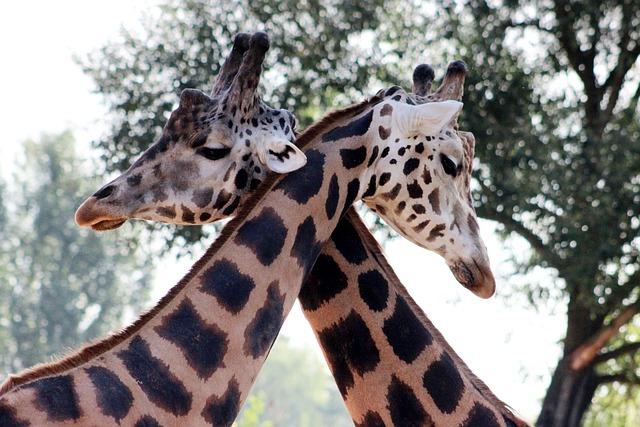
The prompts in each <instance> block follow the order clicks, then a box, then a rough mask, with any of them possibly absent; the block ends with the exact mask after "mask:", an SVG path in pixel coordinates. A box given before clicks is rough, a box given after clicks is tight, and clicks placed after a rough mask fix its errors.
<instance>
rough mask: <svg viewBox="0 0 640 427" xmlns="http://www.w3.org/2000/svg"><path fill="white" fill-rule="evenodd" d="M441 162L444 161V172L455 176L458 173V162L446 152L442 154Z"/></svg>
mask: <svg viewBox="0 0 640 427" xmlns="http://www.w3.org/2000/svg"><path fill="white" fill-rule="evenodd" d="M440 162H441V163H442V169H444V173H446V174H447V175H451V176H452V177H454V178H455V177H456V175H457V174H458V167H457V166H456V162H454V161H453V160H451V158H449V156H447V155H445V154H440Z"/></svg>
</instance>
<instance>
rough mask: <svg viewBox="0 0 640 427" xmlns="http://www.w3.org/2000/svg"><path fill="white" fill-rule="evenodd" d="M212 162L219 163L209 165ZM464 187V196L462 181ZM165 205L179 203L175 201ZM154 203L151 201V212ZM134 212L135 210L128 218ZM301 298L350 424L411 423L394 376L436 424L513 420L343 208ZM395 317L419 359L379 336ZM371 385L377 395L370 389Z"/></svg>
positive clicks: (420, 97) (418, 95) (455, 82)
mask: <svg viewBox="0 0 640 427" xmlns="http://www.w3.org/2000/svg"><path fill="white" fill-rule="evenodd" d="M465 72H466V67H465V65H464V64H463V63H461V62H459V61H457V62H453V63H452V64H450V65H449V67H448V69H447V74H446V76H445V79H444V81H443V83H442V85H441V86H440V88H439V89H438V90H437V91H435V92H434V93H432V94H431V93H429V92H430V87H431V83H432V80H433V78H434V72H433V70H432V69H431V67H429V66H427V65H420V66H418V67H417V68H416V70H415V72H414V79H413V80H414V94H413V100H411V99H409V97H408V96H407V95H406V94H404V93H403V92H399V93H400V94H401V95H402V99H401V101H402V102H427V101H429V102H433V101H438V100H444V99H461V97H462V89H463V83H464V74H465ZM459 134H460V136H461V138H462V139H463V140H464V142H465V147H467V152H468V155H467V157H466V158H465V166H466V169H465V171H464V173H466V174H467V175H466V176H464V178H463V180H464V182H467V183H468V180H469V176H468V174H470V172H471V168H470V160H471V159H472V158H473V145H474V140H473V135H472V134H470V133H467V132H459ZM211 167H213V168H215V167H221V165H220V164H215V163H214V164H212V166H211ZM127 176H128V174H127V173H125V174H124V175H123V177H120V178H119V179H118V180H119V181H124V180H126V178H127ZM463 187H464V191H465V192H467V193H468V191H469V189H468V186H463ZM249 192H250V190H247V194H248V193H249ZM245 196H246V195H245ZM163 203H169V204H171V205H175V204H177V203H176V202H175V201H173V200H168V201H165V202H163ZM157 207H158V206H157V205H154V206H153V208H154V209H156V208H157ZM103 209H104V208H103ZM92 211H93V212H92V213H91V215H93V216H94V217H95V218H104V217H108V215H109V213H108V212H101V211H100V207H96V206H95V205H92ZM202 212H205V213H208V214H210V215H211V216H212V217H218V216H219V212H216V208H215V207H213V206H207V207H205V208H203V210H202ZM83 216H86V215H83ZM135 217H136V214H135V213H134V214H132V215H131V217H130V218H135ZM90 219H91V218H90ZM92 220H94V219H92ZM163 222H169V223H176V222H177V223H179V222H180V216H176V217H174V219H173V220H171V219H164V220H163ZM90 224H91V223H89V225H90ZM85 225H86V224H85ZM345 239H346V240H350V241H351V244H350V246H348V247H346V248H345V243H344V242H345ZM358 240H360V241H361V243H360V244H357V242H358ZM299 299H300V301H301V303H302V308H303V312H304V314H305V316H306V318H307V319H308V320H309V322H310V324H311V326H312V328H313V330H314V333H315V334H316V336H317V337H318V339H319V341H320V343H321V348H322V350H323V351H324V354H325V358H326V359H327V360H328V361H329V365H330V369H331V371H332V373H333V374H334V376H335V378H336V380H337V381H338V386H339V390H340V392H341V394H342V397H343V399H344V400H345V404H346V406H347V409H348V410H349V413H350V415H351V416H352V419H353V421H354V423H355V424H356V425H363V426H364V425H374V424H376V423H377V425H391V424H393V425H405V424H406V423H407V422H410V421H411V420H410V418H402V417H403V416H404V417H411V414H412V413H411V412H410V411H409V412H407V413H402V412H400V413H398V412H397V410H396V411H392V410H391V405H390V404H389V401H388V400H387V397H386V396H388V395H390V394H392V393H391V389H390V387H391V380H392V379H393V380H396V381H401V382H402V384H403V386H405V387H406V393H407V396H405V400H407V401H411V402H419V405H416V406H415V408H419V407H420V405H422V409H416V411H417V413H416V414H414V416H424V418H425V419H427V420H430V421H431V422H432V423H433V424H434V425H464V424H465V423H464V422H463V421H464V420H466V424H467V425H476V424H478V423H479V421H478V420H479V417H482V416H485V412H483V411H484V408H486V406H487V405H488V406H489V407H492V408H494V411H495V412H497V414H499V415H502V416H503V417H504V418H505V420H506V422H507V423H508V420H514V419H515V418H514V417H513V415H512V414H511V412H510V410H509V409H508V408H505V405H504V404H502V403H501V402H500V401H499V400H498V399H497V398H495V396H494V395H493V394H492V393H491V391H490V390H488V388H487V387H486V386H485V385H484V384H483V383H482V382H481V381H480V380H479V379H477V378H476V377H475V376H474V375H473V373H472V372H471V371H470V370H469V369H468V367H467V366H466V365H465V364H464V362H463V361H462V360H460V358H459V357H458V356H457V355H456V354H455V352H454V351H453V350H452V349H451V348H450V347H449V346H448V343H447V342H446V341H445V340H444V338H443V337H442V336H441V334H440V333H439V331H438V330H437V329H436V328H435V327H434V326H433V325H432V324H431V322H430V321H429V320H428V318H427V317H426V316H425V315H424V313H423V312H422V311H421V310H420V308H419V307H418V306H417V305H416V304H415V303H413V301H412V299H411V298H410V296H409V295H408V293H407V292H406V289H405V288H404V287H403V286H402V284H401V283H400V282H399V281H398V279H397V277H396V276H395V275H394V273H393V271H392V270H391V269H390V268H389V267H388V264H387V263H386V261H385V259H384V256H383V255H382V251H381V249H379V247H378V245H377V243H376V242H375V239H373V238H372V236H371V234H370V233H368V231H367V230H366V228H365V227H364V226H363V225H362V222H361V221H360V220H359V217H358V216H357V215H356V214H355V213H353V212H349V213H348V214H347V215H346V217H345V219H344V220H342V221H341V222H340V223H339V225H338V227H337V229H336V231H335V232H334V234H333V235H332V238H331V242H329V243H328V244H326V245H325V246H324V247H323V249H322V252H321V254H320V257H319V259H318V262H317V263H316V264H315V265H314V267H313V269H312V271H311V273H310V276H309V277H308V278H307V280H306V281H305V284H304V285H303V286H302V289H301V291H300V294H299ZM394 301H395V302H394ZM394 306H396V307H401V308H398V309H396V310H393V311H391V310H384V308H388V307H394ZM396 312H397V313H396ZM400 317H402V319H403V321H404V322H407V323H408V324H409V325H410V326H408V328H409V331H410V332H411V335H412V336H413V337H415V338H416V339H421V338H420V337H422V339H425V340H427V341H429V342H430V344H429V346H428V347H427V349H426V351H425V352H424V353H425V354H424V355H423V356H420V357H417V356H418V355H417V354H416V355H415V356H413V355H412V356H406V355H404V356H403V355H398V354H397V350H395V349H394V348H393V346H392V345H391V343H390V342H389V341H388V340H386V339H385V338H384V337H385V332H384V331H385V328H388V327H390V326H389V325H394V322H397V321H398V319H399V318H400ZM354 319H357V325H358V327H360V328H361V330H360V331H355V330H354V325H353V322H354ZM363 326H364V328H363ZM354 332H358V333H359V335H363V336H365V337H368V339H370V340H371V342H373V345H371V349H372V351H375V352H378V353H379V355H380V356H379V357H380V363H379V364H378V366H377V367H376V369H375V370H373V371H371V372H367V375H366V378H367V380H366V381H364V380H362V379H363V377H361V376H359V375H355V376H354V375H353V373H351V372H350V371H349V368H348V366H347V365H348V364H349V359H348V357H347V356H345V354H348V353H349V351H350V349H349V344H348V343H345V342H344V341H345V340H348V339H349V337H348V335H349V333H354ZM347 342H348V341H347ZM351 351H353V350H351ZM414 357H415V358H414ZM425 357H426V358H427V361H426V362H425ZM427 372H429V373H428V374H427ZM371 390H382V392H375V393H372V392H371ZM463 393H470V394H471V395H475V397H469V396H466V397H465V399H464V400H467V401H469V402H483V403H479V404H478V405H480V406H478V407H477V408H476V409H474V406H473V405H468V406H467V407H465V406H464V405H458V404H457V402H458V400H457V399H462V394H463ZM434 402H436V403H435V405H436V406H434ZM469 408H471V410H470V409H469ZM478 408H480V409H478ZM422 410H424V414H422V412H421V411H422ZM471 411H475V412H473V413H472V412H471ZM494 415H495V413H494ZM487 416H489V417H491V415H487ZM414 421H415V420H414ZM516 422H517V423H519V424H523V423H522V421H520V420H517V421H514V423H516Z"/></svg>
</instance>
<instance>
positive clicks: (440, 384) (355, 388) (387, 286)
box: [299, 209, 526, 427]
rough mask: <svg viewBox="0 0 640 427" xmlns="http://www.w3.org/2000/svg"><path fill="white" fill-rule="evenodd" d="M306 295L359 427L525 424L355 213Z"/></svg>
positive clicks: (323, 257) (327, 249) (326, 252)
mask: <svg viewBox="0 0 640 427" xmlns="http://www.w3.org/2000/svg"><path fill="white" fill-rule="evenodd" d="M299 298H300V303H301V306H302V309H303V312H304V314H305V317H306V318H307V320H308V321H309V323H310V324H311V327H312V328H313V330H314V333H315V335H316V337H317V338H318V341H319V343H320V345H321V348H322V350H323V352H324V354H325V358H326V359H327V362H328V364H329V367H330V369H331V372H332V374H333V376H334V378H335V380H336V382H337V384H338V389H339V390H340V393H341V394H342V397H343V399H344V401H345V404H346V406H347V409H348V410H349V413H350V415H351V417H352V419H353V421H354V423H355V425H356V426H363V427H364V426H382V425H396V426H402V425H437V426H438V425H447V426H476V425H487V426H505V425H506V426H509V425H526V423H524V422H523V421H522V420H520V419H519V418H517V417H516V416H515V415H514V414H513V413H512V412H511V410H510V409H509V408H508V406H507V405H505V404H504V403H503V402H501V401H500V400H499V399H498V398H496V397H495V396H494V395H493V393H492V392H491V391H490V390H489V389H488V387H487V386H486V385H485V384H484V383H483V382H482V381H481V380H479V379H478V378H477V377H476V376H475V375H474V374H473V373H472V372H471V371H470V370H469V368H468V367H467V366H466V365H465V363H464V362H463V361H462V360H461V359H460V358H459V357H458V355H457V354H456V353H455V352H454V351H453V349H451V347H450V346H449V344H448V343H447V342H446V340H445V339H444V338H443V337H442V335H441V334H440V332H439V331H438V330H437V329H436V327H435V326H434V325H433V324H432V323H431V322H430V321H429V320H428V318H427V317H426V315H425V314H424V313H423V312H422V310H420V308H419V307H418V306H417V305H416V304H415V303H414V302H413V300H412V299H411V297H410V296H409V294H408V293H407V291H406V289H405V288H404V287H403V286H402V284H401V283H400V281H399V280H398V278H397V277H396V276H395V274H394V273H393V270H392V269H391V268H390V267H389V265H388V264H387V262H386V259H385V257H384V255H383V253H382V249H381V248H380V247H379V245H378V244H377V242H376V240H375V238H374V237H373V236H372V235H371V233H370V232H369V231H368V230H367V228H366V226H365V225H364V224H363V223H362V221H361V220H360V218H359V216H358V215H357V214H356V213H355V211H354V210H353V209H350V210H349V211H348V213H347V214H346V216H345V217H344V218H343V219H342V220H341V221H340V223H339V224H338V226H337V227H336V229H335V230H334V233H333V235H332V236H331V240H330V241H329V242H327V243H326V244H325V245H324V246H323V249H322V252H321V254H320V256H319V257H318V260H317V261H316V264H315V265H314V267H313V269H312V270H311V273H310V275H309V277H308V279H307V280H306V281H305V283H304V285H303V287H302V289H301V291H300V295H299Z"/></svg>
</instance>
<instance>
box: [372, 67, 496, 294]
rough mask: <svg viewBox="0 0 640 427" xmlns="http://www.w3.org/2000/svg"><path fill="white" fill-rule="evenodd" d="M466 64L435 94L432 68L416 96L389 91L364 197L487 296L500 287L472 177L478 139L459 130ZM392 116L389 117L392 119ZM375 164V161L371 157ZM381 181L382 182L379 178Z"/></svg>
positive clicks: (451, 70)
mask: <svg viewBox="0 0 640 427" xmlns="http://www.w3.org/2000/svg"><path fill="white" fill-rule="evenodd" d="M465 73H466V66H465V65H464V63H463V62H461V61H455V62H453V63H451V64H450V65H449V67H448V69H447V73H446V76H445V78H444V81H443V82H442V84H441V86H440V88H438V90H437V91H436V92H434V93H429V92H430V88H431V83H432V80H433V76H434V73H433V70H431V68H430V67H428V66H426V65H422V66H419V67H418V68H416V70H415V72H414V94H415V95H416V96H407V95H406V94H404V93H403V92H402V91H401V90H400V89H399V88H397V89H396V88H391V89H388V90H387V91H386V92H385V94H384V98H386V99H388V98H389V96H391V101H390V102H389V101H386V100H383V101H382V102H381V103H380V104H379V105H378V107H377V110H378V111H377V115H378V117H377V118H376V117H375V115H376V112H375V111H374V118H373V122H374V124H375V122H376V121H377V122H378V126H377V134H376V136H375V139H376V141H375V144H376V146H377V147H379V149H378V150H376V148H375V147H374V149H373V151H374V153H376V154H377V153H379V157H378V159H377V160H376V161H375V166H374V174H373V175H371V181H370V182H369V190H367V193H369V194H365V197H364V202H365V203H366V204H367V205H368V206H369V207H371V208H372V209H373V210H374V211H376V212H377V213H378V214H380V215H381V216H382V217H383V218H384V219H385V220H386V221H387V222H388V223H389V224H390V225H391V226H392V227H393V228H394V229H395V230H396V231H398V232H399V233H400V234H401V235H403V236H404V237H406V238H407V239H409V240H411V241H412V242H414V243H416V244H418V245H419V246H422V247H424V248H426V249H429V250H432V251H434V252H436V253H438V254H440V255H441V256H442V257H443V258H445V260H446V261H447V264H448V266H449V268H450V269H451V271H452V272H453V274H454V276H455V277H456V279H457V280H458V281H459V282H460V283H462V284H463V285H464V286H465V287H467V288H469V289H470V290H471V291H473V292H474V293H476V294H477V295H479V296H481V297H485V298H487V297H490V296H491V295H493V293H494V291H495V280H494V277H493V274H492V272H491V268H490V265H489V258H488V255H487V250H486V247H485V245H484V243H483V241H482V239H481V237H480V233H479V227H478V222H477V217H476V213H475V210H474V208H473V204H472V199H471V193H470V181H471V170H472V163H473V154H474V145H475V139H474V137H473V134H471V133H469V132H459V131H458V130H457V116H458V113H459V111H460V109H461V107H462V104H461V103H460V102H457V100H459V99H461V98H462V92H463V86H464V77H465ZM387 116H388V117H387ZM370 162H371V160H370ZM373 180H377V181H375V182H374V181H373Z"/></svg>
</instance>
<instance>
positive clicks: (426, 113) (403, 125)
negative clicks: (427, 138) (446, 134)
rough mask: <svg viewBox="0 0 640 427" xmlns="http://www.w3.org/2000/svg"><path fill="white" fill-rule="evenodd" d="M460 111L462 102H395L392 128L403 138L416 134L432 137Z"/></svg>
mask: <svg viewBox="0 0 640 427" xmlns="http://www.w3.org/2000/svg"><path fill="white" fill-rule="evenodd" d="M461 109H462V102H458V101H442V102H428V103H425V104H420V105H409V104H403V103H400V102H396V103H395V105H394V107H393V115H392V119H393V126H394V127H395V128H396V129H397V130H398V132H400V134H401V135H403V136H405V137H409V136H413V135H415V134H416V133H422V134H425V135H433V134H436V133H438V132H440V130H441V129H442V128H443V127H444V126H445V125H446V124H447V123H449V122H450V121H451V119H452V118H453V117H454V116H455V115H456V114H458V113H459V112H460V110H461Z"/></svg>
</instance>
